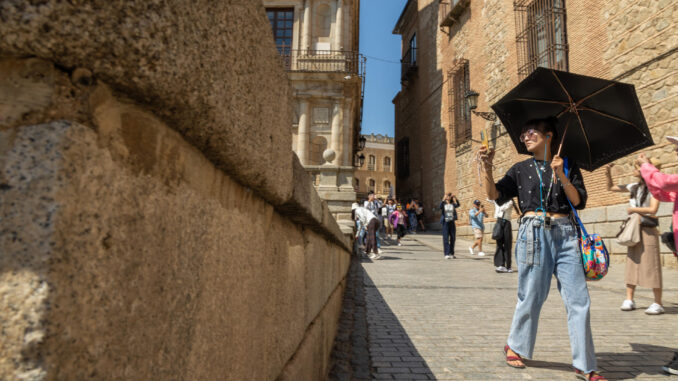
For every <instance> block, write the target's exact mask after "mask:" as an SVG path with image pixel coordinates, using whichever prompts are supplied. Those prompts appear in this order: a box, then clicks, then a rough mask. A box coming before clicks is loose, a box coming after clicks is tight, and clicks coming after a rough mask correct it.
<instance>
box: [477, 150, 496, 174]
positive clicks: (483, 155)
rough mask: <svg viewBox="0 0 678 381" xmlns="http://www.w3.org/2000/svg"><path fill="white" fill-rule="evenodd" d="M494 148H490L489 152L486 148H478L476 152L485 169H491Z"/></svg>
mask: <svg viewBox="0 0 678 381" xmlns="http://www.w3.org/2000/svg"><path fill="white" fill-rule="evenodd" d="M495 152H496V151H495V150H494V148H491V149H490V150H489V151H488V149H487V147H485V146H480V149H479V150H478V158H480V160H481V161H482V162H483V165H484V166H485V169H491V168H492V161H493V160H494V154H495Z"/></svg>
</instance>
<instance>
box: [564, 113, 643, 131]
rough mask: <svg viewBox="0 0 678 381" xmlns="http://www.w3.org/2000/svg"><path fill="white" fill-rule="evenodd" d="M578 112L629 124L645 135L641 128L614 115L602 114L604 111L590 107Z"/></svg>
mask: <svg viewBox="0 0 678 381" xmlns="http://www.w3.org/2000/svg"><path fill="white" fill-rule="evenodd" d="M577 110H581V111H591V112H595V113H596V114H598V115H602V116H604V117H607V118H610V119H614V120H616V121H619V122H622V123H626V124H628V125H630V126H633V127H634V128H635V129H636V130H638V131H640V132H641V133H643V130H641V129H640V128H638V126H636V125H635V124H633V123H631V122H629V121H628V120H624V119H621V118H617V117H616V116H614V115H610V114H606V113H604V112H602V111H598V110H596V109H592V108H590V107H578V108H577ZM643 135H645V133H643Z"/></svg>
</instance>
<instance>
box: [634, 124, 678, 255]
mask: <svg viewBox="0 0 678 381" xmlns="http://www.w3.org/2000/svg"><path fill="white" fill-rule="evenodd" d="M667 139H668V141H670V142H671V143H673V144H675V145H676V146H678V138H676V137H673V136H667ZM676 152H677V153H678V147H677V148H676ZM637 162H638V164H639V165H640V174H641V175H642V176H643V179H644V180H645V183H646V184H647V188H648V189H649V190H650V192H651V193H652V195H653V196H654V197H655V198H656V199H657V200H659V201H672V202H673V238H674V240H675V242H677V243H678V239H676V236H677V235H678V175H668V174H666V173H661V172H659V170H658V169H657V168H655V166H653V165H652V163H650V160H649V159H648V158H647V156H645V154H642V153H641V154H640V155H639V156H638V160H637ZM674 254H675V253H674Z"/></svg>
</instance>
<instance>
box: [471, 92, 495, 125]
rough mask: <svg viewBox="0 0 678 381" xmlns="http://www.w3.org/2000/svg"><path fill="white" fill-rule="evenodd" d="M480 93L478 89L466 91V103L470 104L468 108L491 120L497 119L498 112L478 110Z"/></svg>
mask: <svg viewBox="0 0 678 381" xmlns="http://www.w3.org/2000/svg"><path fill="white" fill-rule="evenodd" d="M478 95H480V94H478V93H477V92H476V91H473V90H469V91H467V92H466V103H467V105H468V109H469V110H470V111H471V112H472V113H474V114H476V115H478V116H479V117H481V118H483V119H485V120H489V121H490V122H494V121H496V120H497V114H495V113H493V112H482V111H476V108H478Z"/></svg>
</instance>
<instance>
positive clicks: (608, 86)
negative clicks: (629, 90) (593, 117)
mask: <svg viewBox="0 0 678 381" xmlns="http://www.w3.org/2000/svg"><path fill="white" fill-rule="evenodd" d="M614 85H615V83H610V84H609V85H607V86H605V87H603V88H602V89H600V90H597V91H595V92H593V93H591V94H589V95H587V96H585V97H584V98H582V99H580V100H578V101H577V103H576V105H577V106H579V105H580V104H582V103H583V102H584V101H586V100H587V99H589V98H591V97H595V96H596V95H598V94H600V93H602V92H603V91H605V90H607V89H609V88H610V87H612V86H614Z"/></svg>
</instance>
